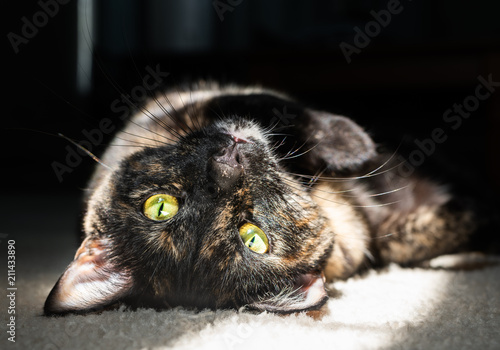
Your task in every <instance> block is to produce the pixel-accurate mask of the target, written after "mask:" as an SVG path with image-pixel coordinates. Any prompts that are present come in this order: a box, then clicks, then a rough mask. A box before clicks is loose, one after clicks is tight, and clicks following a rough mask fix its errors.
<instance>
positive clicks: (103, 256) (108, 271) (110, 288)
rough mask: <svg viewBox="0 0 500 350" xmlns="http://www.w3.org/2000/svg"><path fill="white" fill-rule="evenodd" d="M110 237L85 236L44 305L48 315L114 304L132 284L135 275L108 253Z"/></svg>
mask: <svg viewBox="0 0 500 350" xmlns="http://www.w3.org/2000/svg"><path fill="white" fill-rule="evenodd" d="M108 245H109V242H108V241H107V240H106V239H96V238H94V239H92V238H91V237H88V238H87V239H85V240H84V241H83V243H82V245H81V246H80V248H79V249H78V251H77V252H76V255H75V259H74V260H73V261H72V262H71V263H70V264H69V266H68V267H67V268H66V270H65V271H64V273H63V274H62V276H61V277H60V278H59V280H58V281H57V283H56V284H55V286H54V288H53V289H52V291H51V292H50V294H49V296H48V297H47V300H46V302H45V306H44V312H45V314H47V315H51V314H64V313H71V312H74V313H78V312H87V311H91V310H96V309H100V308H103V307H106V306H108V305H110V304H113V303H115V302H117V301H118V300H120V299H121V298H123V297H124V296H126V295H127V294H128V292H129V291H130V289H131V288H132V284H133V283H132V278H131V277H130V274H129V273H127V272H126V271H123V270H119V269H118V268H116V267H115V265H114V264H113V262H112V261H111V260H110V259H109V257H108Z"/></svg>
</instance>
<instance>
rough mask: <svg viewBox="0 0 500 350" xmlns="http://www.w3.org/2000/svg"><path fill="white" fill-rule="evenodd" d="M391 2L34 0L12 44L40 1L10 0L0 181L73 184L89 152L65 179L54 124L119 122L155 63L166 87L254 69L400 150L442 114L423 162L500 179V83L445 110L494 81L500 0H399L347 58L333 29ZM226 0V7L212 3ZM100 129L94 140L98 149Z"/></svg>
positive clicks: (357, 23)
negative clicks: (458, 111) (454, 123)
mask: <svg viewBox="0 0 500 350" xmlns="http://www.w3.org/2000/svg"><path fill="white" fill-rule="evenodd" d="M389 2H390V1H361V0H360V1H354V0H342V1H290V0H279V1H272V0H271V1H269V0H241V1H239V0H238V1H237V0H233V1H228V0H221V1H219V2H217V1H211V0H207V1H194V0H183V1H180V0H179V1H159V0H147V1H132V0H126V1H123V0H106V1H99V2H98V1H83V0H81V1H76V0H75V1H69V2H68V3H67V4H59V5H58V6H57V7H55V6H54V3H55V0H42V1H41V3H46V4H51V5H50V6H52V7H50V8H51V9H52V10H51V11H53V13H52V14H53V16H47V21H46V23H43V25H41V26H40V28H38V31H37V33H36V34H35V35H34V36H33V37H32V38H29V39H28V42H27V43H24V44H20V45H19V47H18V49H19V52H18V53H15V52H14V49H13V47H12V45H11V43H10V41H9V33H15V34H18V35H22V28H23V25H24V22H23V17H26V19H27V20H28V21H29V22H33V21H34V18H33V16H35V17H36V14H37V13H38V12H40V11H42V7H41V5H40V3H39V2H37V1H22V2H16V3H15V4H14V2H9V4H8V5H7V4H6V5H5V6H7V9H6V10H4V11H3V16H4V19H3V20H2V23H5V24H6V26H5V29H4V40H3V46H2V47H3V54H2V57H3V58H4V59H3V60H2V64H3V69H4V74H2V76H3V79H2V81H3V83H4V84H3V85H4V86H3V88H4V93H3V94H2V96H3V98H4V101H3V104H2V105H3V111H2V133H1V140H2V141H1V142H2V145H1V147H2V148H1V150H2V152H1V156H0V157H1V158H0V163H1V164H2V165H1V168H2V173H3V174H4V175H6V177H5V176H3V177H2V178H3V179H4V180H2V181H1V184H0V195H3V194H16V193H20V192H22V193H29V192H33V193H34V192H37V193H38V192H44V193H45V192H50V193H59V192H64V193H81V191H82V189H83V188H84V187H85V185H86V182H87V179H88V177H89V175H90V173H91V171H92V169H93V167H94V162H93V161H92V160H91V159H90V158H89V157H85V159H83V160H82V162H81V164H80V165H78V166H77V167H74V169H73V171H72V172H71V173H66V174H64V176H63V181H59V180H58V178H57V176H56V175H55V173H54V171H53V168H52V164H53V162H60V163H61V164H64V163H65V158H66V156H67V152H68V151H67V149H66V146H67V145H69V143H68V142H67V141H65V140H64V139H62V138H60V137H57V136H56V135H57V134H58V133H63V134H64V135H66V136H67V137H70V138H72V139H74V140H77V141H80V140H84V139H85V137H84V136H83V134H82V131H83V130H84V129H86V130H91V129H93V128H97V127H98V126H99V121H100V120H102V118H105V117H108V118H111V119H113V121H114V123H115V125H117V126H119V125H120V123H121V121H120V119H119V114H118V113H116V112H114V111H112V109H111V105H112V103H113V101H115V100H116V99H117V98H120V95H121V94H130V92H131V91H132V89H133V88H134V87H136V86H138V85H141V84H142V76H144V75H145V74H146V73H147V72H146V70H145V67H146V66H150V67H156V66H157V65H160V67H161V70H162V71H164V72H169V73H170V75H169V77H167V78H166V79H164V87H165V88H168V87H172V86H175V85H177V84H181V83H184V82H186V81H189V80H196V79H199V78H211V79H216V80H220V81H222V82H238V83H241V84H252V83H260V84H263V85H265V86H269V87H272V88H277V89H281V90H284V91H286V92H288V93H289V94H291V95H292V96H294V97H296V98H298V99H300V100H302V101H304V102H305V103H309V104H310V105H312V106H314V107H317V108H321V109H326V110H330V111H332V112H336V113H341V114H345V115H348V116H350V117H352V118H354V119H355V120H356V121H358V122H359V123H360V124H362V125H364V126H365V127H366V129H367V130H368V131H369V132H370V133H371V134H372V135H373V136H374V138H375V140H376V141H377V142H379V143H384V144H385V143H387V144H395V145H397V144H399V143H400V142H401V140H403V139H404V140H406V141H405V142H404V147H403V150H405V151H411V150H412V147H413V148H415V145H414V143H413V140H414V139H415V138H418V139H420V140H422V139H425V138H429V137H430V135H431V132H432V130H433V129H434V128H436V127H443V128H445V129H446V131H447V135H448V139H447V141H446V142H445V143H443V144H440V145H438V146H437V152H435V154H433V155H432V156H431V157H428V158H427V159H426V165H428V164H432V163H437V164H439V165H441V168H439V172H440V171H449V172H450V173H451V176H457V175H464V176H465V179H466V180H467V181H469V182H472V181H477V180H474V176H477V178H478V179H479V182H480V184H481V185H484V186H486V188H487V190H488V191H490V190H491V189H492V188H496V189H497V190H498V188H500V182H499V179H498V175H497V174H498V171H499V170H500V169H499V165H498V160H499V156H498V153H497V152H498V150H499V149H500V91H497V92H495V93H494V94H493V95H492V96H491V97H490V98H489V99H487V100H485V101H482V102H481V103H480V106H479V109H477V111H474V112H473V113H472V114H471V116H470V118H468V119H466V120H464V121H463V125H462V126H461V127H460V128H458V129H457V130H453V131H451V130H450V129H449V125H446V123H444V122H443V113H444V112H445V111H446V110H447V109H449V108H452V107H453V104H455V103H462V102H463V100H464V98H466V97H467V96H469V95H473V94H474V91H475V87H476V86H477V84H478V79H477V78H478V77H479V76H480V75H481V76H483V77H485V78H486V77H487V76H488V75H489V74H492V77H493V80H494V81H500V46H499V44H500V21H499V20H498V14H499V13H500V2H498V1H494V0H491V1H486V0H478V1H474V2H472V1H454V0H446V1H435V0H418V1H417V0H414V1H409V0H402V1H401V2H400V4H401V5H400V7H402V11H401V12H400V13H399V14H396V15H392V17H391V20H390V21H389V23H388V25H387V26H386V27H385V28H381V30H380V33H379V34H378V35H375V36H374V37H373V38H371V40H370V43H369V45H367V47H365V48H362V49H361V52H360V53H358V54H353V55H352V56H351V57H350V58H351V59H352V61H351V63H348V62H347V61H346V58H345V57H344V55H343V54H342V52H341V50H340V47H339V45H340V43H342V42H346V43H349V44H351V45H353V44H354V37H355V35H356V32H355V27H358V28H360V29H361V30H362V31H363V32H364V31H365V30H364V28H365V25H366V24H367V23H369V22H370V21H373V20H374V18H373V15H372V14H371V13H370V12H371V11H375V12H380V11H381V10H385V9H387V6H388V3H389ZM221 3H224V4H226V6H228V10H227V11H225V12H224V13H222V15H219V14H218V12H217V10H216V8H215V7H216V6H219V11H223V10H222V8H221V7H220V6H222V5H220V4H221ZM231 4H232V5H231ZM47 6H48V5H47ZM37 18H38V20H43V15H40V16H38V17H37ZM499 90H500V88H499ZM108 139H109V136H108V137H106V138H105V139H104V140H103V141H102V142H101V145H100V147H95V148H94V149H92V151H93V152H94V153H96V154H100V153H101V152H102V150H103V149H104V147H105V146H104V145H105V144H106V142H107V141H108ZM491 191H492V192H493V190H491ZM31 209H33V208H31Z"/></svg>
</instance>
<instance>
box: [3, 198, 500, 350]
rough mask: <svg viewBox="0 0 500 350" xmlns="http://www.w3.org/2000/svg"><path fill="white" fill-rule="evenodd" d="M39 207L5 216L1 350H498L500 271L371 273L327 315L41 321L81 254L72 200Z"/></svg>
mask: <svg viewBox="0 0 500 350" xmlns="http://www.w3.org/2000/svg"><path fill="white" fill-rule="evenodd" d="M4 200H8V201H9V203H11V204H12V201H17V200H19V201H21V199H16V198H14V199H7V198H3V197H2V201H4ZM4 203H5V202H4ZM38 203H40V206H39V212H38V213H33V214H32V216H30V218H29V220H27V219H25V220H21V221H17V220H14V219H15V216H16V212H15V211H16V210H15V209H12V212H10V213H9V211H7V212H5V211H4V214H6V215H7V216H6V217H5V218H6V219H7V222H8V224H7V225H6V226H5V228H6V230H7V231H3V230H4V228H2V231H3V232H0V233H1V234H3V235H4V236H0V240H1V241H2V242H1V243H0V249H1V253H0V257H1V259H2V260H1V261H4V262H5V261H6V249H7V247H6V242H7V240H8V239H15V240H16V262H17V265H16V277H17V281H16V286H17V287H18V291H17V296H16V338H15V339H16V343H15V344H13V343H11V342H9V341H8V340H7V338H8V337H9V335H8V334H7V333H6V331H7V326H6V323H7V322H8V317H9V315H8V314H7V308H8V299H7V298H5V297H3V298H1V303H0V314H1V316H2V317H1V324H2V327H0V328H1V330H2V331H1V332H0V337H1V338H0V349H10V348H12V349H15V348H17V349H44V350H45V349H46V350H48V349H171V348H174V349H252V350H255V349H312V348H313V347H315V346H322V347H324V348H326V349H334V348H336V349H426V350H427V349H500V265H493V266H489V267H484V268H480V269H475V270H472V271H463V270H462V271H452V270H446V269H435V268H434V269H421V268H418V269H403V268H400V267H397V266H390V267H389V268H388V269H386V270H384V271H378V272H375V271H371V272H369V273H368V274H367V275H365V276H362V277H355V278H352V279H350V280H348V281H346V282H339V283H336V284H334V285H332V286H331V287H332V290H331V292H330V295H331V297H330V300H329V302H328V304H327V305H326V314H325V315H324V316H323V317H322V318H321V319H314V318H312V317H309V316H307V315H305V314H298V315H291V316H278V315H273V314H267V313H262V314H252V313H248V312H237V311H232V310H227V311H218V312H213V311H207V310H205V311H201V312H198V313H196V312H192V311H187V310H184V309H181V308H179V309H174V310H168V311H162V312H156V311H153V310H139V311H136V312H131V311H126V310H118V311H107V312H103V313H101V314H98V315H88V316H75V315H73V316H67V317H58V318H47V317H43V316H41V313H42V307H43V302H44V300H45V297H46V296H47V294H48V292H49V290H50V288H51V287H52V285H53V284H54V283H55V281H56V280H57V278H58V277H59V274H60V273H61V272H62V271H63V269H64V267H65V265H66V264H67V263H68V262H69V261H70V259H71V258H72V256H73V254H74V249H75V243H74V241H75V239H74V236H73V235H72V233H73V232H74V226H75V225H74V223H73V220H74V218H75V217H76V216H75V215H76V210H77V209H78V207H77V206H76V205H75V200H74V198H69V197H68V198H66V197H61V198H59V197H58V198H41V199H40V200H39V201H38ZM14 204H15V203H14ZM9 207H12V206H9ZM15 207H16V206H14V208H15ZM17 208H19V207H17ZM68 208H69V209H68ZM62 213H64V215H63V214H62ZM23 214H25V213H23ZM17 215H21V214H19V213H18V214H17ZM4 222H5V221H4ZM65 232H67V233H66V234H65V235H62V236H61V237H60V238H57V239H55V237H56V236H55V234H56V233H58V234H62V233H65ZM6 234H7V237H5V235H6ZM448 260H449V259H448ZM490 260H491V261H497V262H498V261H500V259H499V257H491V258H490ZM438 263H440V262H439V261H437V262H436V264H438ZM441 263H448V261H447V260H446V259H441ZM3 266H4V268H2V271H4V272H3V273H2V275H3V276H5V277H0V279H1V280H2V288H3V293H4V294H6V293H7V291H6V288H7V282H6V280H7V278H6V276H7V272H6V270H7V269H6V268H5V266H6V264H5V263H4V264H3Z"/></svg>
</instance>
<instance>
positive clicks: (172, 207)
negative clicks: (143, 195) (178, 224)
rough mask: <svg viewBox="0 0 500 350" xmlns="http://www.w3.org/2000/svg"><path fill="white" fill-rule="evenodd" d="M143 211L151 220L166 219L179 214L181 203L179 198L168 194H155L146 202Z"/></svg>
mask: <svg viewBox="0 0 500 350" xmlns="http://www.w3.org/2000/svg"><path fill="white" fill-rule="evenodd" d="M142 211H143V213H144V215H146V216H147V217H148V218H150V219H151V220H155V221H165V220H168V219H170V218H172V217H173V216H174V215H175V214H177V212H178V211H179V203H178V202H177V198H175V197H173V196H169V195H168V194H155V195H154V196H151V197H149V198H148V199H147V200H146V202H144V207H143V208H142Z"/></svg>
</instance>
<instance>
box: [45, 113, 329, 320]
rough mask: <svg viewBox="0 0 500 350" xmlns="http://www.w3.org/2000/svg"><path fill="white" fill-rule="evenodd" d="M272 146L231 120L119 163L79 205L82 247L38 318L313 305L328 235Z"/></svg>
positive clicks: (258, 132)
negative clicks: (110, 310) (118, 306)
mask: <svg viewBox="0 0 500 350" xmlns="http://www.w3.org/2000/svg"><path fill="white" fill-rule="evenodd" d="M273 147H275V145H274V143H273V141H272V140H271V139H270V138H269V137H268V136H267V135H266V132H265V131H264V130H263V129H262V128H261V127H259V126H258V125H257V124H256V123H255V122H253V121H250V120H248V119H243V118H239V117H235V118H229V119H227V120H223V121H217V122H215V123H213V124H210V125H208V126H205V127H203V128H202V129H200V130H198V131H195V132H191V133H188V134H186V135H185V136H183V137H181V138H179V139H178V141H177V142H175V143H172V144H169V145H163V146H160V147H148V148H145V149H142V150H140V151H137V152H135V153H133V154H132V155H130V156H128V157H126V158H125V159H124V160H123V161H121V162H120V164H119V166H117V167H116V168H115V169H114V170H113V171H109V172H107V173H106V174H105V176H104V177H103V178H102V179H101V181H100V183H99V185H98V186H97V187H96V188H95V190H94V192H93V194H92V196H91V197H90V199H89V201H88V208H87V212H86V216H85V231H86V234H87V238H86V239H85V240H84V242H83V243H82V245H81V247H80V249H79V250H78V251H77V254H76V256H75V259H74V261H73V262H72V263H71V264H70V265H69V266H68V268H67V270H66V271H65V272H64V274H63V275H62V276H61V278H60V279H59V281H58V282H57V284H56V285H55V287H54V288H53V290H52V292H51V293H50V295H49V297H48V299H47V301H46V304H45V312H46V313H47V314H53V313H66V312H86V311H89V310H95V309H100V308H103V307H106V306H108V305H111V304H115V303H117V302H120V301H124V302H126V303H128V304H133V305H138V306H153V307H170V306H176V305H184V306H194V307H198V308H204V307H209V308H225V307H236V308H239V307H243V306H247V307H250V308H253V309H258V310H268V311H273V312H284V313H286V312H294V311H302V310H310V309H316V308H319V307H320V306H322V305H323V304H324V303H325V301H326V299H327V294H326V291H325V287H324V279H323V277H322V274H321V271H322V268H323V267H324V264H325V262H326V259H327V258H328V256H329V255H330V254H331V250H332V247H333V243H334V233H333V232H331V231H330V228H329V226H328V225H327V223H326V220H325V218H324V217H323V216H322V214H321V212H320V211H319V210H318V208H317V206H316V205H315V203H314V201H313V200H312V199H311V197H310V196H309V194H308V188H307V186H303V184H301V183H300V182H299V181H298V180H297V179H295V178H293V177H292V176H291V175H289V174H288V173H287V172H285V171H284V170H283V169H282V167H281V165H280V161H279V156H278V155H277V154H275V149H274V148H273Z"/></svg>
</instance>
